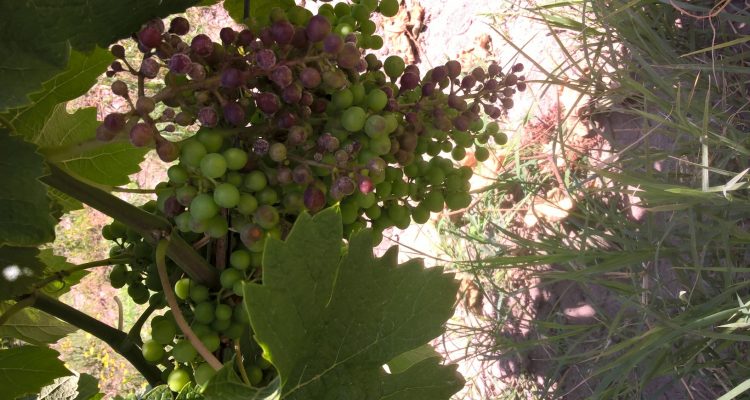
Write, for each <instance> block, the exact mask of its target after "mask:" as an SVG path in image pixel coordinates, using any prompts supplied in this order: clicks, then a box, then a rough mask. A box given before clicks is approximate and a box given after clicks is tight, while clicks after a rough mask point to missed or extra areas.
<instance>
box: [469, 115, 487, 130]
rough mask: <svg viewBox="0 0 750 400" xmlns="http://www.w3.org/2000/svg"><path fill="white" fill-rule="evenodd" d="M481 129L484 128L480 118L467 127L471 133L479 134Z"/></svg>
mask: <svg viewBox="0 0 750 400" xmlns="http://www.w3.org/2000/svg"><path fill="white" fill-rule="evenodd" d="M482 128H484V122H482V120H481V119H480V118H477V119H475V120H473V121H471V125H469V130H470V131H472V132H479V131H481V130H482Z"/></svg>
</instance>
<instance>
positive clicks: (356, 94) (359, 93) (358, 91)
mask: <svg viewBox="0 0 750 400" xmlns="http://www.w3.org/2000/svg"><path fill="white" fill-rule="evenodd" d="M349 90H350V91H351V92H352V102H353V103H354V104H362V102H363V101H364V100H365V85H363V84H362V83H361V82H357V83H354V84H352V85H351V86H350V87H349Z"/></svg>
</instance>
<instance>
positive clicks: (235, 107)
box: [223, 103, 246, 127]
mask: <svg viewBox="0 0 750 400" xmlns="http://www.w3.org/2000/svg"><path fill="white" fill-rule="evenodd" d="M223 111H224V120H226V121H227V122H228V123H229V124H230V125H232V126H238V127H239V126H245V124H246V121H245V110H243V109H242V106H240V105H239V104H237V103H227V104H226V105H225V106H224V109H223Z"/></svg>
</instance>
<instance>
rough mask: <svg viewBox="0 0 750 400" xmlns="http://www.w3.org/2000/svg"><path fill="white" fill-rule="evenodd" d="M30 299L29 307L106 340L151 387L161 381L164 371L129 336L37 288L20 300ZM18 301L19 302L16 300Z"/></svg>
mask: <svg viewBox="0 0 750 400" xmlns="http://www.w3.org/2000/svg"><path fill="white" fill-rule="evenodd" d="M22 301H29V302H31V304H29V306H31V307H34V308H36V309H38V310H41V311H44V312H46V313H47V314H50V315H52V316H53V317H57V318H59V319H61V320H63V321H65V322H67V323H69V324H71V325H73V326H75V327H77V328H80V329H82V330H84V331H85V332H87V333H89V334H91V335H92V336H95V337H96V338H98V339H100V340H101V341H103V342H104V343H107V344H108V345H109V346H110V347H111V348H112V350H114V351H116V352H117V353H118V354H120V355H121V356H123V357H125V359H127V360H128V361H129V362H130V363H131V364H133V366H134V367H135V368H136V369H137V370H138V372H140V373H141V375H143V377H144V378H146V380H147V381H148V383H149V384H150V385H151V386H157V385H159V383H161V381H162V379H161V371H159V368H157V367H156V366H155V365H153V364H150V363H149V362H148V361H146V359H145V358H143V354H142V353H141V349H140V347H138V345H137V344H136V343H134V342H133V341H132V340H131V339H130V338H129V337H128V335H127V334H126V333H125V332H123V331H120V330H117V329H115V328H113V327H111V326H109V325H107V324H105V323H103V322H101V321H99V320H97V319H95V318H93V317H91V316H89V315H88V314H85V313H83V312H81V311H79V310H76V309H75V308H73V307H71V306H69V305H67V304H65V303H63V302H61V301H59V300H57V299H55V298H52V297H49V296H47V295H45V294H42V293H39V292H38V291H37V292H35V293H33V294H30V295H26V296H24V297H23V298H21V299H20V300H19V302H22ZM16 304H18V303H16Z"/></svg>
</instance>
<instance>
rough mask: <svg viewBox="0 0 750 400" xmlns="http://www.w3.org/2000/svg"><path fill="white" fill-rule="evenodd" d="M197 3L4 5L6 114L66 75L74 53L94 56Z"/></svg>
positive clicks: (54, 0)
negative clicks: (144, 26)
mask: <svg viewBox="0 0 750 400" xmlns="http://www.w3.org/2000/svg"><path fill="white" fill-rule="evenodd" d="M195 3H197V1H195V0H176V1H169V2H161V1H153V0H136V1H127V2H123V1H112V0H87V1H83V0H74V1H69V0H44V1H41V2H40V1H35V2H20V3H19V2H2V3H0V37H2V38H3V41H2V44H0V60H3V62H2V65H0V87H2V88H3V96H2V97H0V112H4V111H5V110H7V109H9V108H14V107H19V106H23V105H25V104H27V103H28V102H29V98H28V97H27V96H28V95H29V94H30V93H33V92H36V91H38V90H39V87H40V85H41V84H42V83H43V82H45V81H47V80H49V79H51V78H53V77H54V76H55V75H57V74H58V73H60V71H62V70H64V69H65V68H66V66H67V65H68V62H69V60H70V53H71V48H72V49H74V50H77V51H83V52H90V51H92V50H93V49H94V47H95V46H99V47H107V46H108V45H109V44H110V43H112V42H114V41H115V40H118V39H121V38H124V37H127V36H128V35H130V34H131V33H133V32H135V31H136V30H138V28H139V27H140V25H141V24H142V23H143V21H146V20H148V19H149V18H155V17H163V16H166V15H169V14H173V13H176V12H181V11H183V10H185V9H186V8H187V7H189V6H191V5H194V4H195Z"/></svg>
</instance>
